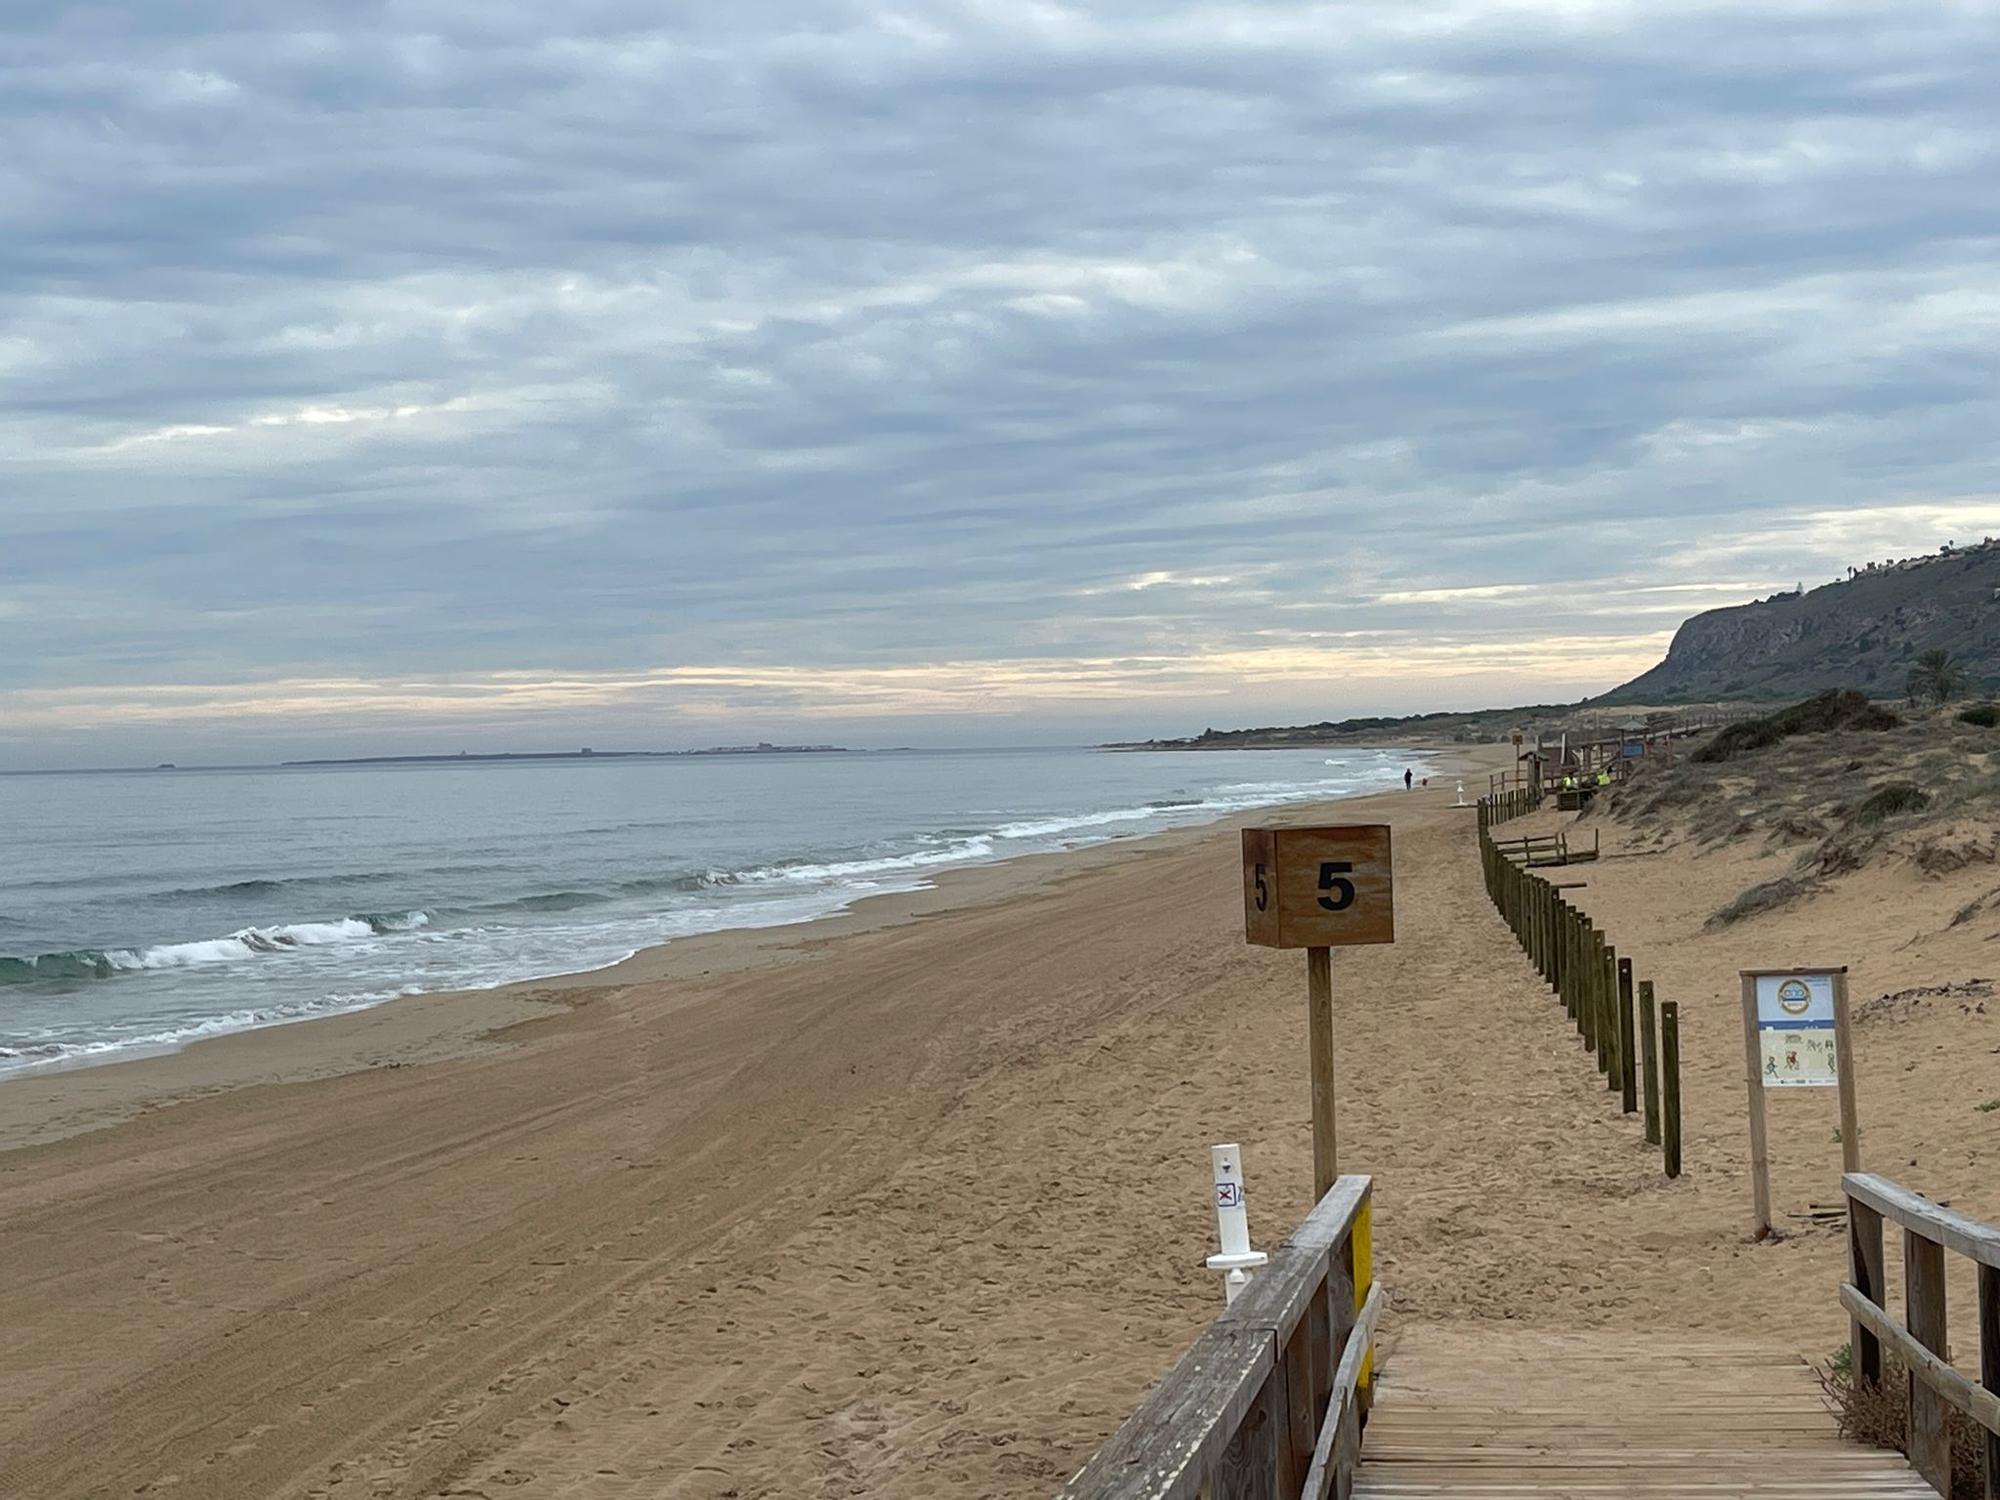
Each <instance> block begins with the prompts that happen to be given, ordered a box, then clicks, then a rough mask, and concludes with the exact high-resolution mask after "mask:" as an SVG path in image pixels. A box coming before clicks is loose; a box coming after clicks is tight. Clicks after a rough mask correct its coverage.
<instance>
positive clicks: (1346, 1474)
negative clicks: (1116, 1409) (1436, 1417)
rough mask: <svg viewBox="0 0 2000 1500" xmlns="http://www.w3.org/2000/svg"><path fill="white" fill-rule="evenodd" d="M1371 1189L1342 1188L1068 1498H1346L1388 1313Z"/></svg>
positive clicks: (1355, 1179) (1206, 1334) (1074, 1483)
mask: <svg viewBox="0 0 2000 1500" xmlns="http://www.w3.org/2000/svg"><path fill="white" fill-rule="evenodd" d="M1372 1188H1373V1179H1372V1178H1368V1177H1360V1176H1352V1177H1342V1178H1340V1179H1339V1180H1338V1181H1336V1182H1335V1183H1334V1185H1333V1187H1332V1188H1331V1189H1329V1190H1328V1192H1327V1195H1326V1196H1325V1197H1324V1198H1322V1199H1320V1201H1319V1205H1318V1206H1317V1207H1316V1208H1314V1209H1313V1211H1312V1212H1311V1213H1310V1214H1309V1215H1307V1216H1306V1220H1305V1222H1304V1223H1303V1224H1301V1225H1300V1226H1299V1228H1298V1232H1297V1233H1296V1234H1294V1235H1293V1236H1292V1237H1291V1238H1290V1239H1289V1240H1287V1241H1286V1242H1285V1244H1284V1246H1283V1247H1282V1248H1281V1249H1278V1250H1275V1251H1273V1252H1272V1254H1271V1263H1270V1265H1268V1266H1266V1267H1265V1268H1264V1269H1263V1270H1261V1271H1259V1272H1258V1273H1257V1274H1256V1276H1255V1277H1254V1278H1252V1280H1251V1282H1250V1285H1249V1286H1247V1287H1245V1288H1244V1289H1243V1291H1242V1292H1241V1293H1240V1294H1239V1295H1238V1296H1237V1298H1236V1300H1235V1301H1234V1302H1233V1303H1231V1304H1230V1305H1229V1306H1228V1307H1227V1308H1226V1309H1224V1311H1223V1313H1222V1315H1221V1316H1220V1317H1218V1318H1217V1319H1216V1320H1215V1321H1214V1322H1213V1323H1211V1324H1209V1325H1208V1327H1207V1328H1205V1329H1204V1330H1203V1331H1202V1332H1201V1333H1200V1334H1199V1335H1198V1336H1197V1337H1196V1339H1195V1341H1194V1345H1193V1347H1191V1348H1190V1349H1189V1350H1188V1352H1187V1353H1186V1354H1185V1355H1184V1356H1182V1358H1181V1362H1180V1363H1179V1364H1177V1365H1175V1366H1174V1368H1173V1370H1172V1371H1171V1372H1170V1373H1169V1374H1168V1375H1167V1377H1166V1379H1164V1380H1162V1381H1161V1382H1160V1383H1159V1384H1158V1385H1157V1386H1155V1387H1154V1388H1153V1391H1152V1393H1151V1394H1150V1395H1148V1396H1147V1397H1146V1399H1145V1401H1144V1402H1142V1403H1141V1404H1140V1406H1139V1409H1138V1410H1137V1411H1135V1412H1133V1413H1132V1415H1131V1416H1129V1417H1127V1418H1126V1419H1125V1423H1124V1425H1123V1426H1121V1427H1120V1428H1119V1429H1118V1430H1117V1432H1115V1433H1113V1434H1112V1435H1111V1437H1110V1438H1109V1439H1108V1440H1107V1441H1106V1442H1105V1444H1104V1446H1103V1447H1102V1448H1100V1449H1098V1450H1097V1453H1096V1456H1095V1457H1093V1458H1092V1459H1091V1460H1090V1462H1089V1463H1087V1464H1085V1465H1084V1466H1083V1469H1082V1470H1081V1471H1080V1472H1079V1473H1078V1474H1077V1476H1076V1477H1075V1478H1074V1479H1072V1480H1070V1482H1069V1483H1068V1484H1066V1485H1064V1486H1063V1489H1062V1493H1061V1495H1060V1496H1059V1497H1058V1500H1326V1497H1328V1496H1337V1497H1339V1500H1347V1496H1348V1495H1350V1494H1351V1493H1352V1490H1353V1482H1354V1466H1355V1464H1356V1463H1357V1462H1358V1461H1359V1457H1360V1450H1361V1421H1362V1418H1363V1416H1364V1414H1365V1411H1366V1406H1367V1398H1368V1381H1369V1379H1370V1368H1371V1361H1372V1346H1373V1340H1374V1328H1375V1321H1376V1317H1377V1315H1378V1312H1379V1309H1380V1307H1381V1293H1380V1290H1379V1288H1377V1287H1376V1286H1374V1285H1373V1275H1372V1269H1371V1259H1372V1257H1371V1251H1370V1244H1369V1200H1370V1194H1371V1191H1372ZM1357 1287H1358V1288H1359V1289H1360V1293H1361V1295H1360V1296H1358V1297H1357V1296H1356V1288H1357Z"/></svg>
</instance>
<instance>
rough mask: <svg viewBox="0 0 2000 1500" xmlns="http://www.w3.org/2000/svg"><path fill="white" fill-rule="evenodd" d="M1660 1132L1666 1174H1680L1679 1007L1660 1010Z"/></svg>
mask: <svg viewBox="0 0 2000 1500" xmlns="http://www.w3.org/2000/svg"><path fill="white" fill-rule="evenodd" d="M1660 1129H1661V1132H1662V1134H1663V1135H1664V1136H1665V1137H1666V1139H1665V1142H1664V1154H1665V1156H1666V1161H1667V1175H1668V1176H1669V1177H1678V1176H1680V1175H1681V1008H1680V1006H1679V1005H1678V1004H1677V1003H1676V1002H1674V1001H1672V1000H1669V1001H1667V1002H1665V1003H1664V1004H1663V1005H1661V1007H1660Z"/></svg>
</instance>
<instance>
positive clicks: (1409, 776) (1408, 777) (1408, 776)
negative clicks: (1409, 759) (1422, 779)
mask: <svg viewBox="0 0 2000 1500" xmlns="http://www.w3.org/2000/svg"><path fill="white" fill-rule="evenodd" d="M1415 779H1416V777H1415V775H1414V774H1413V773H1412V772H1411V771H1410V769H1409V768H1408V767H1407V766H1405V767H1404V768H1403V790H1404V791H1406V792H1407V791H1408V790H1409V789H1410V783H1411V782H1412V781H1414V780H1415Z"/></svg>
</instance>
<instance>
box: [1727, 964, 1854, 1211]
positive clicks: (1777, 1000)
mask: <svg viewBox="0 0 2000 1500" xmlns="http://www.w3.org/2000/svg"><path fill="white" fill-rule="evenodd" d="M1741 976H1742V981H1743V1069H1744V1072H1745V1073H1746V1074H1747V1075H1748V1076H1749V1080H1750V1202H1751V1209H1752V1212H1753V1214H1754V1216H1755V1217H1754V1222H1753V1224H1752V1228H1753V1230H1754V1232H1755V1234H1756V1237H1757V1238H1758V1239H1760V1240H1761V1239H1763V1238H1765V1237H1766V1236H1767V1235H1769V1234H1770V1232H1771V1157H1770V1152H1769V1150H1768V1148H1767V1147H1766V1145H1765V1132H1764V1091H1765V1090H1766V1089H1775V1088H1837V1089H1839V1090H1840V1167H1841V1170H1842V1171H1843V1172H1858V1171H1860V1170H1861V1124H1860V1118H1859V1114H1858V1112H1857V1110H1856V1108H1855V1103H1854V1042H1853V1039H1852V1037H1851V1036H1850V1035H1849V1033H1848V1025H1847V966H1846V965H1845V964H1842V965H1840V966H1839V967H1826V968H1817V969H1744V970H1742V971H1741Z"/></svg>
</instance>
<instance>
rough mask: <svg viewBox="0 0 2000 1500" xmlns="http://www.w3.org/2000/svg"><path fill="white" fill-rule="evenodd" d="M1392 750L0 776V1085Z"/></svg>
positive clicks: (976, 858)
mask: <svg viewBox="0 0 2000 1500" xmlns="http://www.w3.org/2000/svg"><path fill="white" fill-rule="evenodd" d="M1406 765H1410V766H1415V767H1416V768H1417V770H1418V773H1419V774H1422V773H1423V764H1422V761H1421V758H1420V757H1417V756H1414V755H1410V754H1407V753H1405V752H1403V751H1399V750H1380V751H1374V750H1347V751H1340V752H1334V753H1332V754H1329V753H1328V752H1326V751H1323V750H1322V751H1311V752H1308V751H1234V752H1230V751H1224V752H1217V753H1213V754H1171V753H1162V754H1146V753H1129V754H1110V753H1103V752H1096V751H1089V750H1006V751H955V752H930V751H897V752H887V753H871V754H845V755H826V754H822V755H782V754H781V755H757V756H711V757H697V758H686V759H675V760H596V761H555V762H529V763H518V762H516V763H510V764H495V763H490V762H489V763H475V764H467V765H451V764H444V765H405V766H366V767H328V768H304V767H302V768H297V769H271V770H229V771H173V772H116V773H91V774H77V775H60V776H0V1073H6V1072H19V1071H21V1070H23V1069H27V1068H36V1067H44V1066H49V1065H54V1064H59V1063H62V1062H65V1061H69V1062H74V1061H85V1060H109V1059H111V1058H114V1057H116V1056H117V1055H118V1054H119V1053H121V1052H124V1051H127V1050H129V1049H132V1048H140V1047H144V1048H153V1047H159V1046H172V1045H175V1044H178V1043H181V1042H185V1041H189V1040H192V1039H194V1038H197V1037H201V1036H210V1035H214V1034H216V1033H218V1032H223V1031H235V1030H241V1029H244V1028H246V1027H251V1026H265V1025H273V1024H277V1023H279V1022H284V1021H293V1020H300V1019H303V1018H305V1017H308V1016H314V1015H323V1014H326V1013H328V1012H330V1011H337V1010H348V1009H354V1008H357V1007H360V1006H365V1005H371V1004H375V1003H377V1002H379V1001H382V1000H386V999H390V998H392V997H394V996H397V995H406V994H414V993H417V992H419V991H424V990H443V989H472V988H483V987H488V986H492V985H499V984H506V983H509V982H512V981H515V980H521V979H531V978H536V977H540V976H545V975H549V974H558V973H570V972H576V971H580V970H585V969H594V968H600V967H602V966H604V965H606V964H610V963H615V962H617V961H618V960H619V959H621V958H624V957H625V956H627V955H628V954H630V953H633V952H634V951H636V950H638V949H640V948H644V947H650V946H652V945H654V944H658V943H664V942H670V941H672V940H673V939H675V938H677V937H685V936H688V935H690V934H693V933H700V932H712V931H715V930H717V929H719V928H725V927H765V926H773V925H777V924H781V923H791V922H804V921H809V920H811V919H813V918H815V917H820V916H824V915H827V914H828V913H831V912H834V911H838V910H840V909H841V908H843V907H845V906H848V905H850V904H852V903H853V902H854V901H856V900H857V899H859V898H860V897H863V896H868V895H873V894H876V893H878V892H883V891H896V890H910V889H913V888H915V887H918V886H921V885H923V884H925V883H926V882H927V881H928V879H929V878H930V876H932V875H933V874H935V873H936V872H937V871H938V870H941V869H948V868H951V867H953V866H956V865H966V864H973V863H978V862H982V861H989V860H997V859H1006V858H1009V857H1012V856H1014V855H1018V854H1027V853H1035V852H1040V851H1044V850H1053V849H1064V848H1074V847H1077V846H1079V845H1082V844H1089V843H1096V842H1100V841H1102V840H1105V839H1112V838H1122V837H1130V836H1133V835H1136V834H1142V833H1150V832H1153V831H1155V830H1158V829H1162V828H1169V827H1174V826H1176V825H1180V824H1186V823H1193V822H1200V821H1204V820H1208V819H1212V818H1216V817H1220V816H1223V815H1225V814H1228V813H1231V812H1235V811H1238V810H1241V809H1245V808H1250V807H1256V806H1260V805H1263V804H1270V803H1281V802H1291V801H1302V800H1310V799H1316V798H1325V797H1331V796H1339V795H1342V794H1345V793H1348V792H1353V791H1362V790H1369V789H1374V788H1386V787H1389V786H1391V785H1392V784H1396V783H1399V782H1400V780H1401V777H1402V772H1403V768H1404V766H1406Z"/></svg>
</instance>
